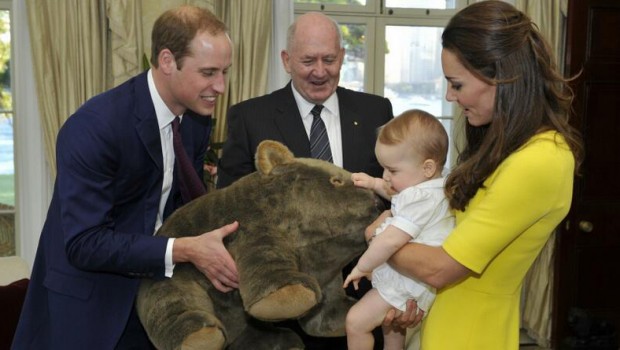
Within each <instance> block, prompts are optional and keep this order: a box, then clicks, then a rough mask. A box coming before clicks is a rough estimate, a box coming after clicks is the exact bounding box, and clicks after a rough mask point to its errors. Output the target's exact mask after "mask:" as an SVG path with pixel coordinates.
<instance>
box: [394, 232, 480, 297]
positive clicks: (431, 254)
mask: <svg viewBox="0 0 620 350" xmlns="http://www.w3.org/2000/svg"><path fill="white" fill-rule="evenodd" d="M388 263H389V264H390V265H391V266H392V267H393V268H394V269H396V270H397V271H398V272H400V273H401V274H403V275H405V276H409V277H415V278H417V279H419V280H421V281H423V282H424V283H426V284H428V285H431V286H433V287H435V288H437V289H439V288H443V287H445V286H446V285H448V284H452V283H454V282H457V281H459V280H461V279H463V278H464V277H466V276H467V275H469V274H470V273H471V271H470V270H469V269H468V268H466V267H465V266H463V265H461V264H460V263H459V262H458V261H456V260H454V259H453V258H452V257H451V256H450V255H448V253H447V252H446V251H445V250H444V249H443V248H442V247H431V246H427V245H425V244H420V243H408V244H406V245H405V246H404V247H402V248H401V249H400V250H398V251H397V252H396V253H394V254H393V255H392V257H391V258H390V260H389V261H388Z"/></svg>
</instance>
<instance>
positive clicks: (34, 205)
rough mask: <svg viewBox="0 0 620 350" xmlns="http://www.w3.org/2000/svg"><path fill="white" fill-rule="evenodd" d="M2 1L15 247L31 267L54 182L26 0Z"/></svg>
mask: <svg viewBox="0 0 620 350" xmlns="http://www.w3.org/2000/svg"><path fill="white" fill-rule="evenodd" d="M4 3H9V4H10V5H11V31H12V32H11V38H12V44H11V54H12V56H11V79H12V81H11V83H12V86H13V113H14V114H13V115H14V119H13V121H14V124H13V125H14V127H15V129H14V145H15V211H16V213H15V246H16V253H17V255H18V256H21V257H22V258H23V259H24V260H25V261H26V262H27V263H28V264H29V266H33V262H34V257H35V254H36V250H37V246H38V243H39V236H40V234H41V229H42V228H43V224H44V222H45V217H46V214H47V208H48V206H49V202H50V199H51V197H52V187H53V185H52V180H51V173H50V171H49V167H48V166H47V161H46V159H45V146H44V143H43V132H42V129H41V118H40V113H39V108H38V99H37V93H36V92H37V89H36V84H35V79H34V65H33V63H32V48H31V46H30V34H29V30H28V13H27V9H26V3H25V1H23V0H12V1H7V0H2V4H3V5H4Z"/></svg>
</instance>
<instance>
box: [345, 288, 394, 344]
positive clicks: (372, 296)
mask: <svg viewBox="0 0 620 350" xmlns="http://www.w3.org/2000/svg"><path fill="white" fill-rule="evenodd" d="M391 308H392V306H391V305H390V304H388V303H387V302H386V301H385V300H383V298H381V296H380V295H379V292H377V290H376V289H374V288H373V289H371V290H370V291H368V293H366V294H365V295H364V296H363V297H362V299H360V301H358V302H357V303H356V304H355V305H353V307H352V308H351V309H350V310H349V313H348V314H347V321H346V329H347V346H348V348H349V349H350V350H363V349H371V350H372V348H373V346H374V342H375V339H374V337H373V336H372V330H373V329H375V327H377V326H379V325H381V324H382V322H383V318H384V317H385V314H386V313H387V311H388V310H389V309H391ZM403 339H404V338H403ZM401 349H402V346H401Z"/></svg>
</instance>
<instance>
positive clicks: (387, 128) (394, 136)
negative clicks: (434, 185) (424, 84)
mask: <svg viewBox="0 0 620 350" xmlns="http://www.w3.org/2000/svg"><path fill="white" fill-rule="evenodd" d="M377 142H380V143H382V144H384V145H396V144H400V143H403V142H406V143H408V144H409V145H410V150H411V152H412V153H413V154H417V155H420V156H421V157H422V158H423V159H432V160H434V161H435V163H437V167H438V168H439V170H442V169H443V167H444V165H445V164H446V158H447V156H448V133H447V132H446V129H445V128H444V127H443V125H441V123H440V122H439V120H438V119H437V118H435V117H434V116H433V115H432V114H430V113H427V112H425V111H422V110H419V109H410V110H407V111H405V112H403V113H402V114H400V115H399V116H397V117H395V118H394V119H392V120H390V121H389V122H388V123H387V124H385V125H384V126H382V127H381V128H380V129H379V135H378V136H377Z"/></svg>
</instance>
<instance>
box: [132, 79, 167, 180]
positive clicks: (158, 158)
mask: <svg viewBox="0 0 620 350" xmlns="http://www.w3.org/2000/svg"><path fill="white" fill-rule="evenodd" d="M134 93H135V97H136V101H137V102H136V104H135V106H136V107H135V111H134V120H135V123H136V124H135V127H136V132H137V133H138V135H139V137H140V140H141V141H142V143H143V144H144V148H145V149H146V151H147V152H148V154H149V156H150V157H151V159H152V160H153V162H155V164H156V165H157V168H158V169H159V170H163V167H164V165H163V163H164V161H163V156H162V153H161V140H160V136H159V124H158V123H157V116H156V115H155V107H154V106H153V101H152V100H151V95H150V93H149V89H148V83H147V80H146V73H145V74H141V75H139V76H138V77H136V83H135V85H134Z"/></svg>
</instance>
